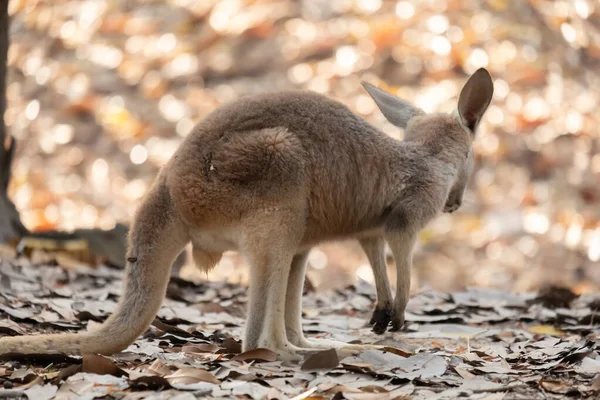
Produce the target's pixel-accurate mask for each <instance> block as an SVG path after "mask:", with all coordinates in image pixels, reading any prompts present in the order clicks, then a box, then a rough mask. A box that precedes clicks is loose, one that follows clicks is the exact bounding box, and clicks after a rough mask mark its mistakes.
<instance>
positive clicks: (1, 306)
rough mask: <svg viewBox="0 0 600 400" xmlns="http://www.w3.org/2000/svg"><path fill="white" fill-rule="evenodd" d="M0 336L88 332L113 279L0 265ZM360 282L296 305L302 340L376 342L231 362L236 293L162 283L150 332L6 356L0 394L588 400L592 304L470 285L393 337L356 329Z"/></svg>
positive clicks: (567, 296)
mask: <svg viewBox="0 0 600 400" xmlns="http://www.w3.org/2000/svg"><path fill="white" fill-rule="evenodd" d="M0 262H1V266H0V267H1V268H0V335H23V334H34V333H40V332H62V331H76V330H85V329H94V328H95V327H97V326H98V324H99V323H101V322H102V321H103V320H104V319H105V318H106V317H107V316H108V315H109V314H110V313H111V312H112V311H113V310H114V309H115V306H116V303H117V301H118V296H119V293H120V287H121V283H122V281H121V277H122V272H121V271H120V270H116V269H111V268H108V267H98V268H93V269H92V268H77V269H64V268H61V267H58V266H47V265H37V264H32V263H30V262H29V261H26V260H24V259H17V260H16V261H10V260H6V259H4V260H0ZM374 299H375V294H374V289H373V287H371V286H370V285H368V284H366V283H360V284H358V285H357V286H352V287H348V288H346V289H344V290H338V291H335V292H329V293H315V292H311V293H307V294H306V295H305V297H304V306H305V307H304V330H305V332H306V334H307V335H308V336H309V337H313V338H314V337H317V338H331V339H336V340H341V341H346V342H350V341H353V342H357V341H360V342H363V343H374V344H378V345H382V346H384V347H383V349H382V350H379V349H377V350H366V351H364V352H362V353H360V354H354V355H348V354H340V355H339V357H338V354H336V353H335V352H334V351H323V352H320V353H316V354H311V355H307V358H306V359H305V361H304V362H302V363H299V364H296V365H286V364H284V363H282V362H281V361H278V360H277V355H276V354H275V353H273V352H271V351H269V350H266V349H258V350H253V351H250V352H246V353H241V344H240V338H241V337H242V330H243V322H244V315H245V306H246V302H247V295H246V290H245V287H242V286H238V285H233V284H228V283H224V282H209V283H204V284H200V285H196V284H192V283H190V282H187V281H184V280H181V279H178V278H173V279H172V280H171V282H170V284H169V288H168V291H167V298H166V299H165V301H164V303H163V306H162V308H161V310H160V312H159V313H158V316H157V318H156V319H155V321H154V323H153V325H152V327H151V328H150V329H148V330H147V331H146V332H145V333H144V334H143V335H142V336H141V337H140V338H139V339H138V340H137V341H136V342H135V343H134V344H132V345H131V346H129V348H127V349H126V350H125V351H123V352H121V353H118V354H115V355H114V356H112V357H102V356H99V355H87V356H84V357H56V356H44V357H42V356H39V357H33V358H25V357H23V356H22V355H13V356H11V358H10V359H4V360H2V361H0V384H1V385H2V386H3V389H0V398H6V397H9V398H29V399H32V400H33V399H35V400H44V399H51V398H56V399H92V398H99V397H100V398H119V399H121V398H123V399H142V398H152V399H168V398H177V399H194V398H238V399H239V398H252V399H290V398H292V399H357V400H366V399H369V400H370V399H409V398H410V399H453V398H472V399H488V400H491V399H538V398H539V399H542V398H543V399H553V398H565V397H570V398H597V396H599V395H600V354H599V345H598V343H599V339H598V338H599V333H600V326H599V324H598V319H599V318H598V316H597V315H596V314H597V310H598V308H600V297H598V296H596V297H593V296H590V295H585V296H579V297H577V296H574V295H573V294H572V293H571V292H570V291H568V290H561V289H558V288H554V289H549V290H546V291H545V292H544V293H526V294H516V293H508V292H502V291H494V290H489V289H476V288H469V289H467V290H465V291H462V292H456V293H451V294H442V293H439V292H435V291H430V290H424V291H421V292H420V293H418V294H416V295H415V296H413V297H412V298H411V301H410V303H409V307H408V312H407V321H408V324H407V327H406V329H405V330H404V331H403V332H396V333H389V332H388V333H386V334H385V335H383V336H377V335H375V334H374V333H372V332H371V331H370V328H369V327H368V326H366V322H367V321H368V319H369V314H370V312H371V309H372V307H373V304H374Z"/></svg>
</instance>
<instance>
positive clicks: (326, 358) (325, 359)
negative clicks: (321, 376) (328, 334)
mask: <svg viewBox="0 0 600 400" xmlns="http://www.w3.org/2000/svg"><path fill="white" fill-rule="evenodd" d="M339 363H340V360H339V359H338V355H337V352H336V351H335V349H329V350H324V351H320V352H318V353H314V354H311V355H310V356H308V357H307V358H306V360H305V361H304V363H302V367H301V369H302V371H312V370H318V369H332V368H335V367H337V366H338V364H339Z"/></svg>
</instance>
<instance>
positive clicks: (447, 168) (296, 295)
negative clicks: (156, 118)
mask: <svg viewBox="0 0 600 400" xmlns="http://www.w3.org/2000/svg"><path fill="white" fill-rule="evenodd" d="M363 86H364V88H365V89H366V90H367V92H368V93H369V94H370V95H371V97H372V98H373V99H374V101H375V102H376V104H377V106H378V107H379V109H380V110H381V112H382V113H383V115H384V116H385V118H386V119H387V120H388V121H389V122H391V123H392V124H394V125H396V126H397V127H400V128H403V129H404V130H405V138H404V140H402V141H398V140H396V139H394V138H392V137H390V136H388V135H386V134H384V133H383V132H381V131H379V130H378V129H377V128H375V127H374V126H373V125H371V124H369V123H368V122H367V121H365V120H364V119H362V118H360V117H358V116H357V115H355V114H354V113H352V112H351V111H350V110H349V109H348V108H347V107H346V106H344V105H343V104H341V103H340V102H337V101H334V100H331V99H329V98H327V97H325V96H323V95H320V94H316V93H313V92H304V91H287V92H279V93H269V94H259V95H255V96H248V97H242V98H241V99H239V100H237V101H235V102H232V103H229V104H226V105H224V106H222V107H220V108H218V109H216V110H215V111H213V112H212V113H211V114H209V115H208V116H207V117H206V118H205V119H204V120H202V121H201V122H200V123H199V124H198V125H197V126H196V127H195V128H194V129H193V131H192V132H191V133H190V134H189V135H188V136H187V137H186V138H185V139H184V140H183V142H182V144H181V145H180V147H179V148H178V149H177V151H176V152H175V153H174V155H173V156H172V157H171V159H170V160H169V161H168V163H167V164H166V165H165V166H164V167H163V168H161V170H160V172H159V173H158V176H157V178H156V179H155V181H154V183H153V185H152V186H151V188H150V189H149V191H148V193H146V195H145V197H144V199H143V201H142V203H141V205H140V207H139V209H138V210H137V212H136V215H135V217H134V221H133V224H132V227H131V230H130V232H129V236H128V249H127V255H126V257H127V259H126V261H127V266H126V270H125V280H124V286H123V291H122V295H121V299H120V301H119V305H118V307H117V310H116V311H115V312H114V313H113V314H112V315H111V316H110V317H109V318H108V319H107V320H106V321H105V322H104V323H103V324H102V325H101V326H100V327H99V328H98V329H97V330H95V331H93V332H85V333H77V334H51V335H36V336H26V337H5V338H1V339H0V354H6V353H12V352H19V353H30V354H31V353H34V354H40V353H65V354H84V353H99V354H105V355H110V354H113V353H115V352H118V351H121V350H123V349H125V348H126V347H128V346H129V345H130V344H131V343H133V342H134V341H135V339H136V338H137V337H138V336H139V335H140V334H142V333H143V332H144V331H145V330H146V329H147V328H148V327H149V325H150V324H151V322H152V320H153V319H154V317H155V315H156V313H157V312H158V309H159V308H160V305H161V303H162V300H163V298H164V295H165V292H166V288H167V282H168V279H169V271H170V268H171V265H172V263H173V261H174V260H175V258H176V257H177V255H178V254H179V253H180V251H181V250H182V249H183V247H184V246H185V245H186V244H187V243H189V242H190V241H191V243H192V256H193V259H194V261H195V263H196V265H197V266H198V267H199V268H201V269H202V270H205V271H208V270H210V269H211V268H213V267H214V266H215V265H216V264H217V263H218V261H219V260H220V258H221V255H222V253H223V252H225V251H228V250H236V251H239V252H241V253H242V254H243V255H244V257H245V258H246V259H247V261H248V264H249V266H250V281H249V301H248V311H247V315H248V317H247V321H246V327H245V334H244V339H243V349H244V350H251V349H255V348H259V347H263V348H268V349H271V350H273V351H275V352H277V353H278V354H279V356H280V358H282V359H284V360H299V359H300V355H301V354H303V353H304V352H306V351H311V350H312V351H314V349H324V348H332V347H333V348H337V349H343V348H349V347H351V348H363V347H362V346H360V345H348V344H345V343H338V342H333V341H315V340H313V341H310V340H308V339H307V338H306V337H305V336H304V334H303V331H302V325H301V302H302V287H303V282H304V275H305V270H306V263H307V255H308V252H309V250H310V248H311V247H313V246H315V245H316V244H318V243H321V242H323V241H328V240H336V239H342V238H356V239H358V240H359V241H360V243H361V245H362V247H363V248H364V250H365V252H366V254H367V256H368V259H369V260H370V263H371V265H372V267H373V270H374V273H375V278H376V284H377V306H376V308H375V312H374V318H373V319H374V323H375V324H376V328H377V329H378V330H380V331H384V330H385V328H386V327H387V325H388V323H389V322H390V320H391V329H392V330H397V329H400V327H401V326H402V325H403V323H404V310H405V307H406V304H407V302H408V297H409V287H410V272H411V263H412V249H413V244H414V243H415V241H416V238H417V234H418V233H419V231H420V230H421V229H422V228H423V227H424V226H425V225H426V224H427V223H428V222H429V221H430V220H432V219H433V218H434V217H436V216H437V215H438V214H439V213H441V212H442V211H445V212H453V211H455V210H456V209H457V208H458V207H459V206H460V204H461V201H462V197H463V193H464V190H465V186H466V184H467V181H468V178H469V176H470V174H471V170H472V165H473V150H472V142H473V140H474V136H475V130H476V128H477V125H478V124H479V122H480V120H481V118H482V116H483V114H484V112H485V110H486V109H487V107H488V105H489V103H490V101H491V99H492V94H493V84H492V80H491V77H490V75H489V73H488V72H487V71H486V70H485V69H480V70H478V71H477V72H475V73H474V74H473V75H472V76H471V77H470V78H469V80H468V81H467V83H466V84H465V86H464V87H463V89H462V91H461V93H460V96H459V100H458V106H457V108H456V110H455V111H454V112H453V113H450V114H429V115H428V114H425V113H424V112H423V111H422V110H420V109H419V108H417V107H415V106H413V105H411V104H409V103H407V102H405V101H403V100H401V99H399V98H396V97H395V96H393V95H391V94H388V93H386V92H384V91H382V90H380V89H378V88H376V87H375V86H373V85H370V84H368V83H363ZM385 242H387V243H388V245H389V246H390V248H391V250H392V253H393V255H394V259H395V262H396V268H397V284H396V296H395V299H394V300H393V302H392V294H391V290H390V285H389V282H388V278H387V275H386V268H385V261H384V260H385V258H384V244H385Z"/></svg>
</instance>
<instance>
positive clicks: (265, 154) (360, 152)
mask: <svg viewBox="0 0 600 400" xmlns="http://www.w3.org/2000/svg"><path fill="white" fill-rule="evenodd" d="M421 125H423V127H424V128H425V132H421V131H420V132H419V137H418V138H415V139H414V140H412V141H411V140H408V141H404V142H398V141H396V140H394V139H392V138H390V137H389V136H387V135H385V134H384V133H382V132H380V131H379V130H377V129H376V128H375V127H373V126H372V125H370V124H369V123H368V122H367V121H365V120H363V119H361V118H360V117H358V116H356V115H355V114H353V113H352V112H351V111H350V110H349V109H348V108H347V107H346V106H344V105H342V104H341V103H339V102H337V101H334V100H331V99H328V98H326V97H325V96H322V95H319V94H316V93H312V92H283V93H275V94H273V93H270V94H262V95H258V96H253V97H250V98H242V99H241V100H238V101H236V102H233V103H230V104H228V105H225V106H223V107H221V108H219V109H217V110H216V111H214V112H213V113H212V114H210V115H209V116H208V117H207V118H206V119H205V120H203V121H202V122H201V123H200V124H199V125H198V126H197V127H196V128H195V129H194V131H193V132H192V133H191V134H190V135H189V136H188V137H187V138H186V139H185V141H184V143H183V145H182V146H181V148H180V150H179V151H178V152H177V153H176V154H175V156H174V158H173V161H172V163H171V164H170V166H169V168H168V185H169V187H170V188H171V191H172V194H173V197H174V200H175V203H176V204H177V207H178V209H179V210H180V212H181V213H182V215H183V216H184V218H186V220H188V221H189V222H190V223H191V224H194V225H197V226H199V227H201V228H206V229H211V228H220V227H222V226H224V225H225V226H226V225H227V224H231V223H232V222H235V223H237V221H238V220H239V219H242V220H243V218H244V217H245V216H247V215H249V214H251V213H252V212H253V211H254V210H256V209H266V208H268V207H276V206H279V207H282V206H283V205H282V204H285V203H284V200H285V199H287V198H288V197H293V198H294V200H295V201H294V202H295V203H300V204H299V206H300V207H301V208H302V209H303V210H304V211H303V212H304V213H305V221H306V223H305V227H304V229H305V233H304V235H303V239H302V243H303V244H304V245H310V244H314V243H316V242H319V241H322V240H330V239H335V238H340V237H345V236H350V235H356V234H359V233H361V232H368V231H371V230H378V229H382V228H383V226H384V224H385V223H386V221H387V219H388V217H389V215H390V214H391V213H392V211H393V209H394V208H395V207H397V206H398V204H396V202H397V201H398V197H399V196H400V193H401V192H407V193H410V192H414V193H417V192H418V193H425V194H426V197H425V198H421V199H420V201H423V200H425V201H426V202H428V203H430V204H420V205H419V208H423V207H424V206H428V207H429V208H430V210H428V211H423V214H427V215H429V214H435V213H436V212H437V210H439V209H440V208H441V207H440V204H443V202H444V201H445V200H446V196H447V191H446V189H447V190H449V185H450V184H451V183H450V182H449V181H450V180H451V179H452V175H453V173H455V170H454V168H455V167H454V166H453V165H452V161H451V160H452V159H453V157H455V153H457V152H464V153H467V152H468V150H469V147H470V141H471V138H470V137H469V136H468V134H467V133H466V132H465V131H464V130H463V129H461V128H460V126H459V125H458V123H457V122H456V121H455V120H454V119H453V118H452V117H451V116H448V115H433V116H427V117H421V118H420V119H418V120H416V121H414V122H413V123H412V127H409V131H410V129H415V130H417V129H421V128H422V126H421ZM436 129H444V130H445V131H447V133H448V136H447V137H445V138H444V139H440V138H439V135H437V137H436V136H435V134H434V133H433V131H435V130H436ZM428 130H431V131H432V134H431V135H430V134H429V133H428V132H427V131H428ZM421 133H423V136H421ZM430 136H431V137H430ZM440 186H442V187H444V188H446V189H443V190H441V191H440V190H439V189H438V187H440Z"/></svg>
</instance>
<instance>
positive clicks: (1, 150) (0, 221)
mask: <svg viewBox="0 0 600 400" xmlns="http://www.w3.org/2000/svg"><path fill="white" fill-rule="evenodd" d="M8 23H9V21H8V0H0V243H5V242H8V241H11V240H15V239H19V238H20V237H21V236H23V235H24V234H25V233H27V229H26V228H25V226H23V224H22V223H21V218H20V217H19V212H18V211H17V209H16V208H15V205H14V204H13V203H12V201H10V199H9V198H8V183H9V181H10V167H11V163H12V158H13V155H14V152H15V141H14V139H13V138H12V137H10V136H8V135H7V134H6V125H5V123H4V112H5V111H6V70H7V66H6V64H7V58H8V43H9V42H8ZM7 139H10V140H9V141H10V144H8V147H7Z"/></svg>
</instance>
